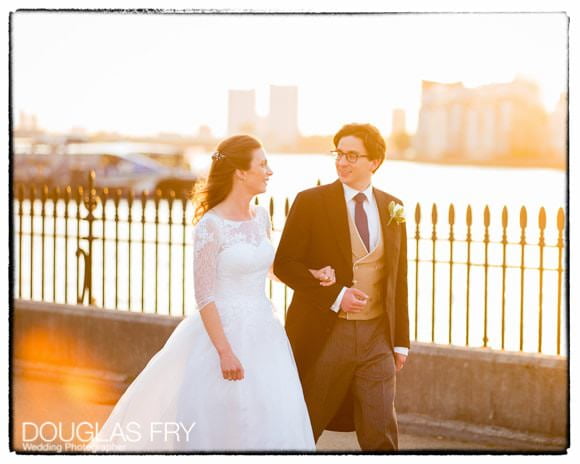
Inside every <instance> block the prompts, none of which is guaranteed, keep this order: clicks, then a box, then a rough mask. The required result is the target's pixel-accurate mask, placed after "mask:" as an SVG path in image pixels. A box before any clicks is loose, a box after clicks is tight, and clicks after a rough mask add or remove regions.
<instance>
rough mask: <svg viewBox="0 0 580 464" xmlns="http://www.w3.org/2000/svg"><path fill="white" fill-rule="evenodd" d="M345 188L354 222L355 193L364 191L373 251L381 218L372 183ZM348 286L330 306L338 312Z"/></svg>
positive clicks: (398, 348) (403, 351)
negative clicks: (362, 186) (359, 189)
mask: <svg viewBox="0 0 580 464" xmlns="http://www.w3.org/2000/svg"><path fill="white" fill-rule="evenodd" d="M342 186H343V188H344V200H345V202H346V210H347V212H348V214H349V215H350V217H351V219H352V221H353V222H355V219H354V208H355V205H356V201H355V200H354V197H355V195H357V194H358V193H364V195H365V197H366V200H364V201H363V203H362V207H363V209H364V211H365V213H366V215H367V220H368V224H369V245H370V247H371V249H370V250H369V252H370V251H372V250H374V249H375V247H376V246H377V242H378V241H379V233H381V227H380V222H379V221H380V218H379V209H378V207H377V202H376V200H375V196H374V195H373V186H372V184H370V185H369V186H368V187H367V188H366V189H365V190H363V191H361V192H359V191H358V190H355V189H353V188H351V187H349V186H348V185H346V184H342ZM346 289H347V287H342V290H341V291H340V293H339V294H338V297H337V298H336V300H335V301H334V303H333V304H332V306H331V307H330V309H332V310H333V311H334V312H338V311H339V310H340V303H341V302H342V297H343V296H344V292H346ZM394 351H395V352H396V353H400V354H403V355H405V356H408V354H409V349H408V348H407V347H405V346H395V347H394Z"/></svg>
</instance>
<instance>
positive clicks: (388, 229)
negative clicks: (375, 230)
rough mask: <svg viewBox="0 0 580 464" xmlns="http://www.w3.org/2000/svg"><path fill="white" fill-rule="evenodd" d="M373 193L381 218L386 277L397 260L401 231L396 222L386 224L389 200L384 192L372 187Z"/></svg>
mask: <svg viewBox="0 0 580 464" xmlns="http://www.w3.org/2000/svg"><path fill="white" fill-rule="evenodd" d="M373 193H374V195H375V199H376V201H377V208H378V210H379V217H380V220H381V229H382V231H383V241H384V247H385V265H386V266H385V274H386V275H385V277H386V278H387V279H388V277H389V275H390V274H391V272H392V270H393V268H394V267H395V266H396V264H397V262H398V260H399V248H400V246H401V240H400V237H399V234H400V233H401V232H400V230H399V227H398V224H397V223H396V222H395V221H391V223H390V224H389V225H388V226H387V224H388V222H389V201H388V197H387V195H386V194H385V193H384V192H381V191H380V190H377V189H376V188H373Z"/></svg>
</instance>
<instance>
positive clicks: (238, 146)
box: [193, 135, 262, 224]
mask: <svg viewBox="0 0 580 464" xmlns="http://www.w3.org/2000/svg"><path fill="white" fill-rule="evenodd" d="M258 148H262V144H261V143H260V142H259V141H258V140H257V139H255V138H254V137H251V136H249V135H234V136H232V137H229V138H227V139H225V140H224V141H222V142H221V143H220V144H219V145H218V146H217V148H216V151H215V152H214V154H213V155H212V162H211V167H210V169H209V174H208V176H207V179H206V180H205V182H200V183H198V184H196V186H195V191H194V194H193V204H194V206H195V213H194V216H193V223H194V224H197V222H198V221H199V220H200V219H201V218H202V216H203V215H204V214H205V213H206V212H207V211H209V210H210V209H212V208H213V207H214V206H216V205H217V204H219V203H221V202H222V201H224V200H225V199H226V197H227V196H228V195H229V193H230V192H231V191H232V186H233V183H234V172H235V170H236V169H240V170H242V171H247V170H248V169H250V164H251V162H252V153H253V151H254V150H256V149H258Z"/></svg>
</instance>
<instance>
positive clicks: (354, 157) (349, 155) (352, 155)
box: [330, 150, 368, 164]
mask: <svg viewBox="0 0 580 464" xmlns="http://www.w3.org/2000/svg"><path fill="white" fill-rule="evenodd" d="M330 154H331V155H332V156H333V157H334V159H335V161H340V158H342V157H343V156H344V157H345V158H346V160H347V161H348V162H349V163H351V164H354V163H356V162H357V161H358V159H359V158H368V156H367V155H361V154H360V153H357V152H356V151H347V152H346V153H344V152H342V151H340V150H331V151H330Z"/></svg>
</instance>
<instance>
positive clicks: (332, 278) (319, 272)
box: [308, 266, 336, 287]
mask: <svg viewBox="0 0 580 464" xmlns="http://www.w3.org/2000/svg"><path fill="white" fill-rule="evenodd" d="M308 270H309V271H310V273H311V274H312V275H313V277H314V278H315V279H318V280H320V285H322V286H323V287H329V286H331V285H334V284H335V283H336V275H335V274H334V269H333V268H332V267H330V266H326V267H323V268H322V269H308Z"/></svg>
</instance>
